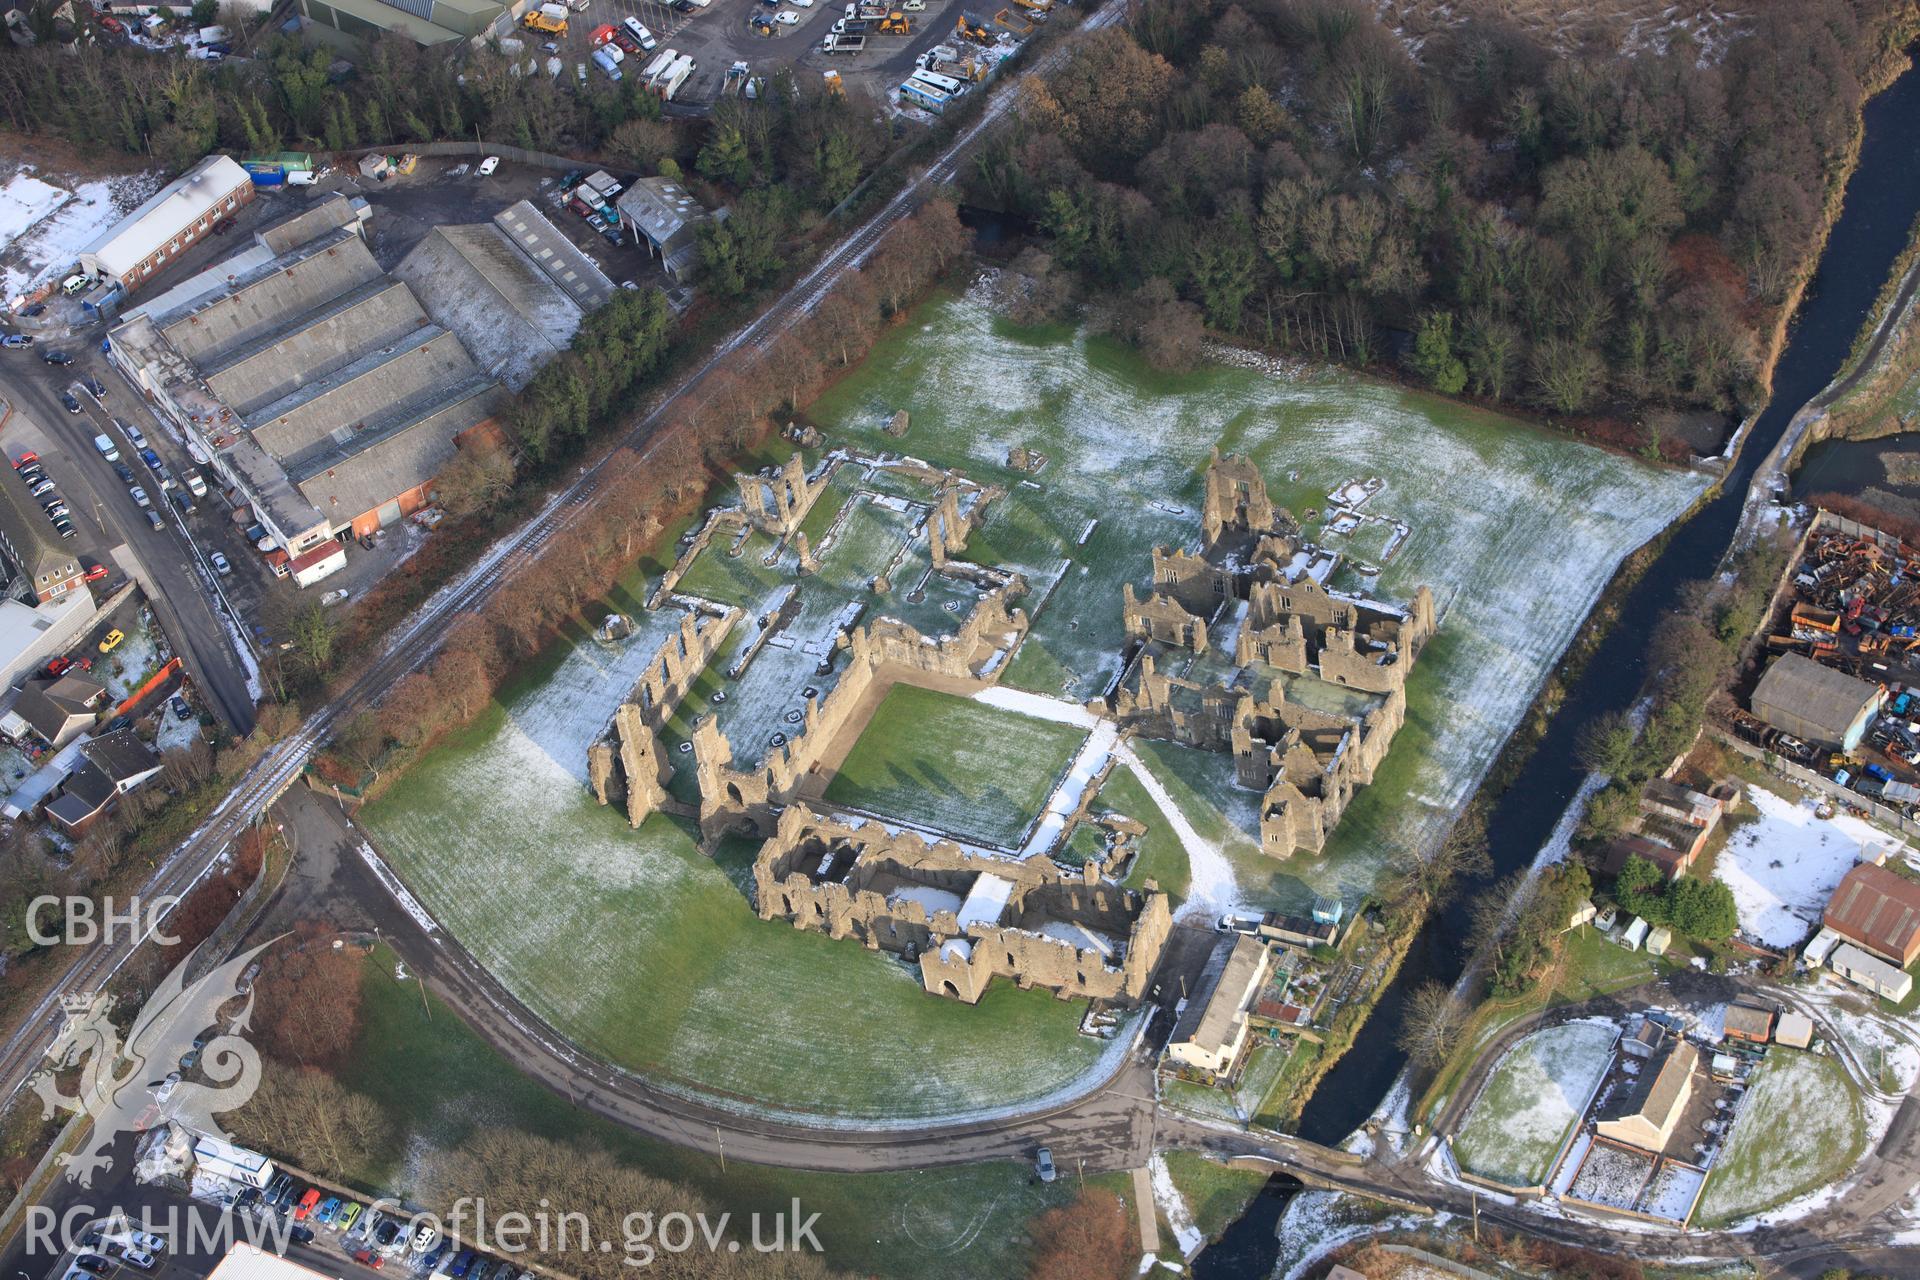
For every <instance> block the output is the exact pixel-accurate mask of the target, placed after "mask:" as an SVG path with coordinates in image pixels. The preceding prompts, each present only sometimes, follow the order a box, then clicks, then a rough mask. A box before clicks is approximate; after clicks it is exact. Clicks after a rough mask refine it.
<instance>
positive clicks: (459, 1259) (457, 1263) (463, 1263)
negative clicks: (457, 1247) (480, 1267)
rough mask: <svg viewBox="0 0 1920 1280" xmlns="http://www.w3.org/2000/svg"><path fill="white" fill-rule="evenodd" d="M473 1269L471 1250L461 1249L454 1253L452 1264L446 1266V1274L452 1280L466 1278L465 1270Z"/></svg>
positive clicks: (464, 1279) (463, 1279)
mask: <svg viewBox="0 0 1920 1280" xmlns="http://www.w3.org/2000/svg"><path fill="white" fill-rule="evenodd" d="M471 1270H473V1250H471V1249H462V1250H461V1251H460V1252H459V1253H457V1254H455V1255H454V1259H453V1265H452V1266H450V1267H448V1268H447V1274H448V1275H450V1276H452V1277H453V1280H467V1272H469V1271H471Z"/></svg>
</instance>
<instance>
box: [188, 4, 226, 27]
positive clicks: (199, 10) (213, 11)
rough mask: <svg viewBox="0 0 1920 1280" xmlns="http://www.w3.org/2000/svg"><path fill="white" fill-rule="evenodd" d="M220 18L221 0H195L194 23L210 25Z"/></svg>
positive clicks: (202, 25)
mask: <svg viewBox="0 0 1920 1280" xmlns="http://www.w3.org/2000/svg"><path fill="white" fill-rule="evenodd" d="M219 18H220V0H193V25H194V26H195V27H210V26H212V25H213V24H214V23H215V22H217V21H219Z"/></svg>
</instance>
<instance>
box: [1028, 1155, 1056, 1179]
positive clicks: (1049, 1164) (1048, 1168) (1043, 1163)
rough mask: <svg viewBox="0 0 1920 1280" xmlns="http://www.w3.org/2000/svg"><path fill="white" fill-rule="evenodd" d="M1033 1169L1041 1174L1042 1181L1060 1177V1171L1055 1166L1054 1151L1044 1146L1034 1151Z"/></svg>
mask: <svg viewBox="0 0 1920 1280" xmlns="http://www.w3.org/2000/svg"><path fill="white" fill-rule="evenodd" d="M1033 1171H1034V1172H1035V1173H1036V1174H1038V1175H1040V1181H1042V1182H1052V1181H1053V1180H1054V1179H1055V1178H1057V1177H1059V1176H1060V1175H1059V1173H1058V1171H1056V1170H1055V1169H1054V1167H1053V1152H1052V1151H1050V1150H1048V1149H1047V1148H1046V1147H1042V1148H1040V1149H1039V1150H1038V1151H1036V1152H1034V1153H1033Z"/></svg>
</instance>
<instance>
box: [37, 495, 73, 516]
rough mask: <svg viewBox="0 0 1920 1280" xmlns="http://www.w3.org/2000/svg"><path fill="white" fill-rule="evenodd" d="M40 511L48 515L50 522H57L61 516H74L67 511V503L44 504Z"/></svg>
mask: <svg viewBox="0 0 1920 1280" xmlns="http://www.w3.org/2000/svg"><path fill="white" fill-rule="evenodd" d="M40 509H41V510H42V511H45V512H46V513H47V519H49V520H57V519H59V518H60V517H61V516H65V515H71V514H73V513H72V512H70V511H68V510H67V504H66V503H64V502H60V501H57V500H56V501H53V502H49V503H46V504H44V505H43V506H42V507H41V508H40Z"/></svg>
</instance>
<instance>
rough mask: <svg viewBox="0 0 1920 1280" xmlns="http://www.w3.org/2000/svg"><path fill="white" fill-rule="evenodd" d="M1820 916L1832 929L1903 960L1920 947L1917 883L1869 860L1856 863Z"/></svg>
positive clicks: (1919, 905)
mask: <svg viewBox="0 0 1920 1280" xmlns="http://www.w3.org/2000/svg"><path fill="white" fill-rule="evenodd" d="M1822 919H1823V920H1824V921H1825V922H1826V925H1827V927H1828V928H1830V929H1832V930H1833V931H1834V932H1836V933H1839V934H1844V935H1845V936H1846V937H1848V938H1851V939H1853V940H1854V941H1855V942H1858V943H1860V944H1861V945H1862V946H1864V947H1867V948H1869V949H1871V950H1874V951H1878V952H1881V953H1882V954H1884V955H1890V956H1899V957H1901V958H1902V962H1903V963H1905V962H1906V961H1907V960H1910V959H1911V957H1912V955H1913V953H1914V951H1915V950H1917V949H1920V884H1916V883H1914V882H1913V881H1911V880H1909V879H1907V878H1906V877H1905V876H1902V875H1898V874H1896V873H1895V872H1892V871H1889V870H1887V869H1886V868H1885V867H1876V866H1874V865H1873V864H1872V863H1871V862H1861V863H1857V864H1855V866H1854V868H1853V870H1851V871H1849V872H1847V874H1846V875H1845V876H1844V877H1843V878H1842V879H1841V881H1840V887H1839V888H1837V889H1835V890H1834V891H1833V896H1832V897H1831V898H1828V899H1827V909H1826V911H1825V913H1824V914H1823V916H1822Z"/></svg>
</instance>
